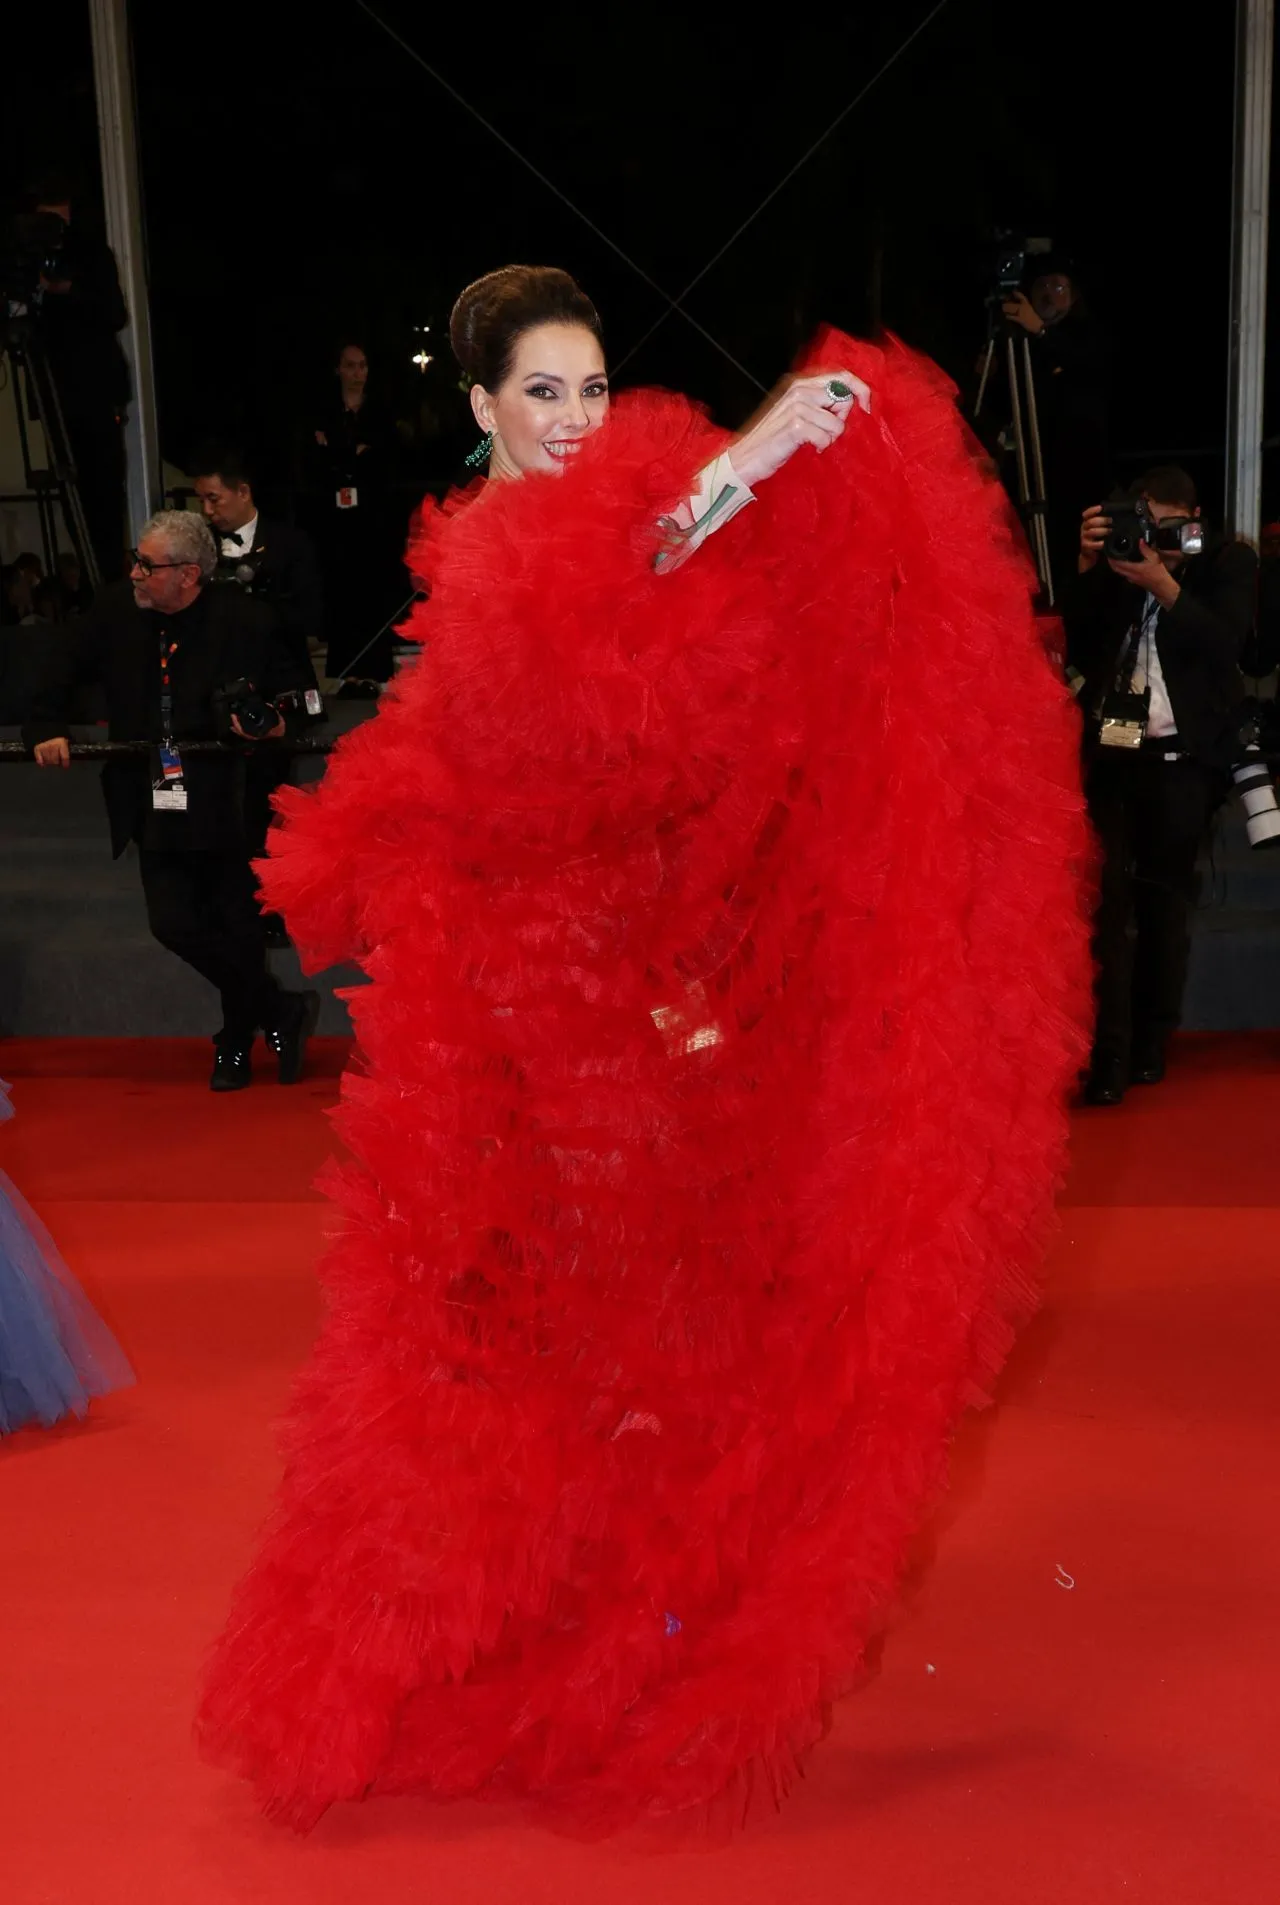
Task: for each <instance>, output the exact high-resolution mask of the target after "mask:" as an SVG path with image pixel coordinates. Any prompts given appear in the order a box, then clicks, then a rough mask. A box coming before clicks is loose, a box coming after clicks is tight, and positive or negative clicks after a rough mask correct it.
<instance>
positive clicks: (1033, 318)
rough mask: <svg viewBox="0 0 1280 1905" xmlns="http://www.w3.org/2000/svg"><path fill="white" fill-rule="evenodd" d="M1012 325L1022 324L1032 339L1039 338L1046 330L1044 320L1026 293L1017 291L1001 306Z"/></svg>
mask: <svg viewBox="0 0 1280 1905" xmlns="http://www.w3.org/2000/svg"><path fill="white" fill-rule="evenodd" d="M1000 309H1001V310H1002V311H1003V312H1004V315H1005V316H1006V317H1007V318H1008V319H1009V322H1010V323H1011V324H1020V325H1021V326H1022V328H1023V330H1024V331H1029V332H1030V333H1031V335H1032V337H1039V335H1040V333H1041V331H1043V329H1044V319H1043V318H1042V317H1041V316H1040V314H1039V312H1038V311H1037V310H1036V308H1035V306H1034V304H1032V302H1031V300H1030V298H1029V297H1028V296H1027V294H1026V292H1025V291H1015V292H1014V293H1013V295H1012V296H1011V297H1009V298H1006V299H1005V301H1004V303H1003V304H1002V305H1001V306H1000Z"/></svg>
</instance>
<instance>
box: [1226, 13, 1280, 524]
mask: <svg viewBox="0 0 1280 1905" xmlns="http://www.w3.org/2000/svg"><path fill="white" fill-rule="evenodd" d="M1273 35H1274V0H1236V126H1235V176H1234V181H1233V189H1232V199H1233V204H1232V221H1231V353H1230V369H1229V372H1228V376H1229V384H1228V390H1227V509H1226V517H1227V524H1228V527H1229V528H1231V529H1233V530H1234V531H1235V532H1236V534H1237V535H1241V536H1244V537H1245V538H1246V539H1247V540H1248V541H1250V542H1252V543H1253V544H1254V545H1255V547H1256V545H1257V541H1258V532H1259V530H1260V528H1261V525H1262V392H1263V370H1264V360H1265V354H1266V329H1267V217H1268V196H1269V185H1270V168H1271V57H1272V40H1273Z"/></svg>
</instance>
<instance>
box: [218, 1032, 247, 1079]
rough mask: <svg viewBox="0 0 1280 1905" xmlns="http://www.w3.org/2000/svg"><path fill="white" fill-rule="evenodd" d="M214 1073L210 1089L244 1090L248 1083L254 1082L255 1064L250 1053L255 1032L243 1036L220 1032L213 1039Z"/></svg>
mask: <svg viewBox="0 0 1280 1905" xmlns="http://www.w3.org/2000/svg"><path fill="white" fill-rule="evenodd" d="M213 1050H214V1059H213V1073H212V1076H211V1077H210V1079H209V1090H210V1091H243V1090H244V1088H245V1086H246V1085H251V1084H252V1083H253V1066H252V1065H251V1064H250V1062H249V1054H250V1052H252V1050H253V1034H252V1033H250V1035H249V1037H248V1038H242V1037H240V1036H239V1035H238V1034H235V1033H231V1032H219V1034H218V1036H217V1038H216V1039H215V1040H214V1041H213Z"/></svg>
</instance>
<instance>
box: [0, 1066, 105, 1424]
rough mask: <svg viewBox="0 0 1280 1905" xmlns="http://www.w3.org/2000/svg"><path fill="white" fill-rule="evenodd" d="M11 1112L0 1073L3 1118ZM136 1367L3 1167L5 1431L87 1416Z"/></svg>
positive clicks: (0, 1402)
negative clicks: (99, 1398)
mask: <svg viewBox="0 0 1280 1905" xmlns="http://www.w3.org/2000/svg"><path fill="white" fill-rule="evenodd" d="M12 1116H13V1107H12V1105H11V1104H10V1103H9V1087H8V1086H7V1085H6V1084H5V1083H4V1081H3V1079H0V1121H3V1120H4V1119H6V1118H11V1117H12ZM132 1381H133V1371H132V1370H131V1369H130V1367H129V1365H128V1363H127V1362H126V1360H125V1357H124V1353H123V1351H122V1350H121V1348H120V1346H119V1344H118V1343H117V1342H116V1340H115V1338H114V1337H113V1336H112V1334H111V1332H110V1330H109V1329H108V1328H107V1326H106V1324H105V1323H104V1322H103V1321H102V1318H101V1317H100V1316H99V1315H98V1314H97V1312H96V1311H95V1310H94V1308H93V1307H92V1305H91V1304H90V1302H89V1300H88V1298H87V1297H86V1296H85V1294H84V1292H83V1291H82V1290H81V1289H80V1287H79V1285H78V1284H77V1283H76V1280H75V1278H74V1277H73V1276H72V1274H71V1272H70V1271H69V1270H68V1269H67V1266H66V1264H65V1263H64V1262H63V1261H62V1258H61V1257H60V1256H59V1255H58V1251H57V1246H56V1245H55V1244H54V1241H53V1239H52V1237H51V1236H50V1235H49V1233H48V1231H47V1230H46V1229H45V1227H44V1225H43V1224H42V1223H41V1222H40V1219H39V1218H38V1217H37V1216H36V1214H35V1212H34V1211H33V1210H32V1208H31V1206H30V1205H29V1204H28V1203H27V1201H26V1199H25V1198H24V1197H23V1195H22V1193H21V1192H20V1191H19V1190H18V1189H17V1188H16V1187H15V1186H14V1185H13V1184H12V1183H11V1182H10V1180H9V1179H8V1178H7V1177H6V1176H5V1174H4V1172H3V1171H0V1435H8V1434H10V1433H11V1432H12V1431H13V1430H14V1429H21V1428H25V1427H26V1425H27V1424H28V1423H41V1424H43V1425H44V1426H45V1427H49V1426H50V1425H52V1424H53V1423H55V1422H58V1421H60V1420H61V1418H62V1417H63V1416H66V1415H77V1416H82V1415H83V1414H84V1413H85V1411H86V1410H87V1409H88V1407H89V1403H90V1400H91V1398H92V1397H94V1396H105V1395H106V1394H107V1393H108V1392H109V1391H110V1390H113V1389H122V1388H124V1387H125V1386H126V1385H127V1384H129V1383H131V1382H132Z"/></svg>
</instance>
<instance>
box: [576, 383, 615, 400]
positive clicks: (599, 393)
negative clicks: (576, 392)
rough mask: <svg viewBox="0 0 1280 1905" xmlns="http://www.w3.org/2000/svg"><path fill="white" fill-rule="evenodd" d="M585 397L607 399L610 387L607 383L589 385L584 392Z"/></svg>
mask: <svg viewBox="0 0 1280 1905" xmlns="http://www.w3.org/2000/svg"><path fill="white" fill-rule="evenodd" d="M582 394H583V396H584V397H607V396H608V395H609V386H608V384H605V383H599V384H588V385H587V386H586V387H585V389H584V390H583V392H582Z"/></svg>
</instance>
